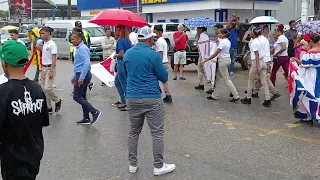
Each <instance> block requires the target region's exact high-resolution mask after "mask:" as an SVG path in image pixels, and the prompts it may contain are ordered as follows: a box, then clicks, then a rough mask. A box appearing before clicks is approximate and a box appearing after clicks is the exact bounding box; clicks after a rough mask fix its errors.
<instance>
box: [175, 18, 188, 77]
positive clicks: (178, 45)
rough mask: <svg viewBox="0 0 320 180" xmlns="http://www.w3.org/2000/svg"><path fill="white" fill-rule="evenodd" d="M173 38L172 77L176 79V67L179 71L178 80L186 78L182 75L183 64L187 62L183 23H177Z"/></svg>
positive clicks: (186, 42)
mask: <svg viewBox="0 0 320 180" xmlns="http://www.w3.org/2000/svg"><path fill="white" fill-rule="evenodd" d="M173 40H174V54H173V56H174V78H173V80H177V79H178V78H177V74H178V68H179V71H180V78H179V79H180V80H186V78H184V77H183V65H185V64H187V54H186V48H187V45H188V41H189V39H188V35H187V34H186V33H185V32H184V26H183V24H179V25H178V31H177V32H175V33H174V34H173Z"/></svg>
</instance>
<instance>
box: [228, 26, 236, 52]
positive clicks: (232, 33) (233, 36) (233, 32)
mask: <svg viewBox="0 0 320 180" xmlns="http://www.w3.org/2000/svg"><path fill="white" fill-rule="evenodd" d="M228 39H229V41H230V42H231V48H237V47H238V29H237V28H233V29H232V30H231V31H230V36H229V38H228Z"/></svg>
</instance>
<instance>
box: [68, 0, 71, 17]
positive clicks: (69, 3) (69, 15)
mask: <svg viewBox="0 0 320 180" xmlns="http://www.w3.org/2000/svg"><path fill="white" fill-rule="evenodd" d="M68 12H69V13H68V19H69V20H70V19H71V16H72V11H71V0H68Z"/></svg>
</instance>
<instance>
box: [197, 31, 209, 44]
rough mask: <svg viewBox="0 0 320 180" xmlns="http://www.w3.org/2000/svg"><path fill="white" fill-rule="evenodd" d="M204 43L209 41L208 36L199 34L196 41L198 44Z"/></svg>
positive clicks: (203, 33)
mask: <svg viewBox="0 0 320 180" xmlns="http://www.w3.org/2000/svg"><path fill="white" fill-rule="evenodd" d="M204 41H209V36H208V34H207V33H205V32H202V33H201V34H200V37H199V39H198V42H199V43H200V42H204Z"/></svg>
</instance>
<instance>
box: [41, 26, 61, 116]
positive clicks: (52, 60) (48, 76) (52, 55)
mask: <svg viewBox="0 0 320 180" xmlns="http://www.w3.org/2000/svg"><path fill="white" fill-rule="evenodd" d="M52 32H53V29H52V28H50V27H43V28H42V29H41V30H40V34H41V38H42V39H43V41H44V44H43V50H42V71H41V86H42V88H43V90H44V92H45V94H46V97H47V104H48V111H49V113H52V111H53V110H52V105H51V101H53V102H54V103H55V112H59V111H60V109H61V99H59V98H58V96H57V95H56V93H55V92H53V89H52V84H53V81H54V77H55V75H56V62H57V51H58V48H57V45H56V43H55V42H53V40H52V39H51V33H52Z"/></svg>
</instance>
